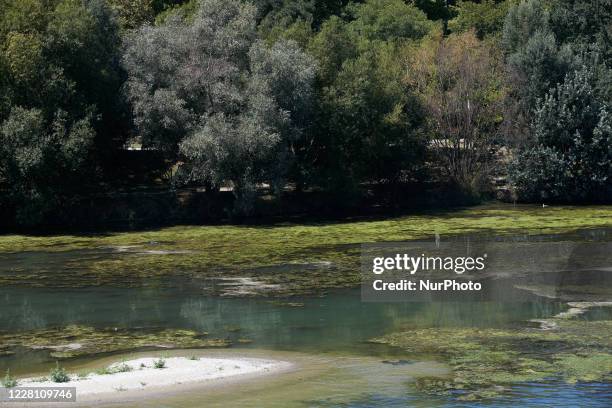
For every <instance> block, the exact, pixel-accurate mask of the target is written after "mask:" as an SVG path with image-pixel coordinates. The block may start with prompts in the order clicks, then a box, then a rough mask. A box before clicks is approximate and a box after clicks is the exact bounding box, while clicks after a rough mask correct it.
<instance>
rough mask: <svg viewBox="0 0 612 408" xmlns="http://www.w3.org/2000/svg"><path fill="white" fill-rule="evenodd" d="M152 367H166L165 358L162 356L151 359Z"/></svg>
mask: <svg viewBox="0 0 612 408" xmlns="http://www.w3.org/2000/svg"><path fill="white" fill-rule="evenodd" d="M153 367H154V368H157V369H162V368H165V367H166V360H165V359H164V358H163V357H160V358H158V359H157V360H154V361H153Z"/></svg>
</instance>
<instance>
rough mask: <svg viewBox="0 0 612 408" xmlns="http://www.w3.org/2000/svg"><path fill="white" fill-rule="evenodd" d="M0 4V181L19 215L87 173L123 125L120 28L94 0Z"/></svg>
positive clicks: (45, 204) (34, 218) (62, 194)
mask: <svg viewBox="0 0 612 408" xmlns="http://www.w3.org/2000/svg"><path fill="white" fill-rule="evenodd" d="M2 8H3V12H2V13H0V55H1V56H0V71H2V73H3V75H2V77H3V78H2V80H0V87H1V89H0V94H2V98H0V129H1V130H0V133H1V137H2V139H1V140H2V143H1V144H0V145H1V147H0V158H2V160H0V185H1V186H2V187H4V188H7V189H8V190H9V194H8V196H7V197H5V200H6V202H5V204H7V205H9V206H10V207H12V208H14V209H15V211H16V213H17V218H18V220H19V222H20V223H23V224H35V223H40V222H43V221H44V217H45V216H46V215H47V213H48V211H54V210H57V209H58V208H59V206H61V203H62V201H64V200H66V199H68V198H69V197H73V196H74V195H75V194H76V192H77V191H79V190H81V189H82V186H83V185H84V184H87V183H84V181H86V180H87V178H93V177H94V174H93V173H94V171H95V166H94V165H93V163H92V161H93V159H97V160H102V161H103V160H104V159H105V157H106V155H107V152H108V149H109V148H110V146H111V145H113V144H114V141H113V138H117V135H115V134H114V133H115V132H116V131H119V130H120V129H121V127H122V120H123V119H122V118H123V115H122V113H121V104H119V103H117V99H118V98H117V97H118V90H119V87H120V85H121V72H120V69H119V66H118V64H117V52H118V45H119V41H120V39H119V35H118V31H117V26H116V24H115V23H114V20H113V17H112V13H111V11H110V10H109V9H108V8H107V7H106V5H105V3H104V1H101V0H87V1H83V2H81V1H76V0H52V1H42V0H26V1H21V0H20V1H17V0H7V1H5V2H3V4H2Z"/></svg>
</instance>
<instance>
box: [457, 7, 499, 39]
mask: <svg viewBox="0 0 612 408" xmlns="http://www.w3.org/2000/svg"><path fill="white" fill-rule="evenodd" d="M455 7H456V10H457V16H456V17H455V18H454V19H453V20H451V21H450V23H449V28H450V29H451V31H454V32H463V31H469V30H472V29H473V30H475V31H476V35H477V36H478V38H479V39H483V38H485V37H487V36H490V35H497V34H499V33H501V31H502V29H503V26H504V20H505V18H506V14H507V13H508V9H509V7H510V1H509V0H502V1H499V0H483V1H481V2H472V1H459V2H457V5H456V6H455Z"/></svg>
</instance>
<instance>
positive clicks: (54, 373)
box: [49, 361, 70, 383]
mask: <svg viewBox="0 0 612 408" xmlns="http://www.w3.org/2000/svg"><path fill="white" fill-rule="evenodd" d="M49 378H50V379H51V381H53V382H56V383H65V382H69V381H70V376H69V375H68V374H67V373H66V370H65V369H64V367H60V365H59V362H57V361H56V362H55V368H53V369H51V371H50V372H49Z"/></svg>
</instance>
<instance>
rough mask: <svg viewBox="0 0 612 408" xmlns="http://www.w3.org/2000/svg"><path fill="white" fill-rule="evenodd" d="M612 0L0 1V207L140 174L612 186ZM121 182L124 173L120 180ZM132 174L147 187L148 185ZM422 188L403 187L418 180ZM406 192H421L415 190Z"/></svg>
mask: <svg viewBox="0 0 612 408" xmlns="http://www.w3.org/2000/svg"><path fill="white" fill-rule="evenodd" d="M611 6H612V4H611V2H610V0H547V1H546V0H527V1H518V0H505V1H495V0H482V1H480V2H471V1H458V2H456V3H454V2H453V3H452V4H451V5H448V2H444V1H438V0H436V1H420V0H415V1H404V0H364V1H352V2H349V1H345V0H337V1H322V0H282V1H281V0H255V1H253V2H247V1H240V0H191V1H180V0H139V1H136V0H0V192H1V195H0V206H1V211H0V215H1V216H2V218H3V220H4V221H3V222H4V223H5V224H11V223H16V224H21V225H36V224H43V223H48V222H50V220H53V219H55V218H57V215H58V214H60V213H62V211H63V212H66V211H67V209H73V208H75V207H78V206H79V205H81V204H79V202H80V201H79V200H80V199H81V198H82V197H87V196H91V195H92V194H99V193H101V192H113V191H117V190H118V189H119V188H126V186H127V188H128V189H129V188H133V187H135V186H136V185H137V184H139V183H141V181H142V180H139V182H138V183H136V182H135V181H134V182H130V178H129V177H127V176H126V173H125V172H122V171H119V169H123V168H126V167H127V168H129V167H130V166H132V165H133V163H132V162H131V160H132V159H131V156H129V155H128V156H126V155H124V154H121V152H124V153H125V151H126V148H127V147H128V146H130V147H134V146H141V147H142V149H143V150H142V152H144V153H151V154H156V155H157V156H155V157H157V158H158V159H156V160H150V161H149V163H148V167H147V168H146V170H145V171H144V172H145V173H146V174H147V175H148V176H150V177H148V178H146V183H148V184H149V185H158V186H161V187H163V188H166V189H170V190H171V191H176V190H174V189H177V188H182V187H185V186H192V187H198V188H200V189H202V190H204V191H205V192H206V194H207V197H208V198H207V199H208V200H209V201H211V202H214V201H215V200H218V197H219V192H220V190H221V189H222V188H224V187H226V188H227V187H230V189H231V191H232V193H233V195H234V197H235V200H233V201H232V203H230V204H229V205H228V207H227V210H228V211H229V212H230V213H231V214H250V213H252V212H253V211H254V203H255V201H256V198H257V197H258V196H261V195H263V194H268V193H271V194H272V195H273V196H274V199H275V200H276V201H277V202H279V203H282V202H283V200H284V197H283V196H284V195H286V194H288V193H287V192H288V191H291V192H298V193H301V192H318V193H322V195H317V199H320V198H321V197H326V199H327V200H329V202H336V203H339V202H341V203H348V202H350V201H351V200H353V199H354V198H355V197H362V196H363V195H364V194H366V195H367V193H368V192H371V191H384V192H385V197H386V198H385V199H386V200H389V201H390V202H391V204H393V205H402V204H404V201H409V200H410V199H411V198H410V197H411V196H410V192H411V191H420V192H422V191H430V190H431V189H433V188H438V187H442V188H443V189H446V190H449V191H450V190H452V191H455V192H458V193H459V195H460V196H461V197H468V198H476V199H478V198H481V197H484V196H486V195H490V194H492V193H493V180H495V179H497V180H502V184H505V186H504V187H505V191H506V192H507V194H505V196H504V197H505V198H507V199H514V200H519V201H528V202H542V201H544V202H554V201H557V202H603V201H608V200H610V198H611V197H612V182H611V179H610V177H611V176H612V143H611V138H612V118H611V116H610V115H611V113H610V108H611V107H610V101H612V76H611V75H612V66H611V64H612V59H611V57H612V51H611V41H610V35H611V34H612V33H611V32H610V27H611V24H612V22H611V18H610V17H611V14H612V11H611V10H612V7H611ZM131 176H133V175H130V177H131ZM146 183H145V184H146ZM415 186H416V187H415ZM415 189H416V190H415Z"/></svg>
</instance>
